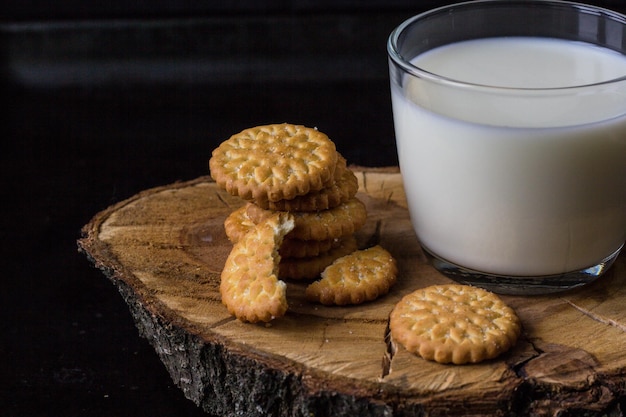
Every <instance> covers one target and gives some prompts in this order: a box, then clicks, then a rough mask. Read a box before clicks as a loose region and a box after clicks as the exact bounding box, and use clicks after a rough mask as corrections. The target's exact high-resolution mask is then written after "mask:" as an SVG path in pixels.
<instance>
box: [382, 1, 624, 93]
mask: <svg viewBox="0 0 626 417" xmlns="http://www.w3.org/2000/svg"><path fill="white" fill-rule="evenodd" d="M532 3H534V4H535V5H542V6H557V7H563V8H570V9H577V10H579V11H580V12H583V13H591V14H595V15H599V16H604V17H606V18H609V19H612V20H615V21H619V22H620V23H621V24H622V25H623V26H624V28H625V30H626V15H624V14H622V13H619V12H616V11H613V10H610V9H607V8H604V7H600V6H593V5H589V4H584V3H579V2H573V1H566V0H530V1H529V0H518V1H515V0H513V1H511V0H474V1H462V2H459V3H452V4H448V5H445V6H440V7H437V8H434V9H430V10H428V11H425V12H423V13H419V14H417V15H415V16H412V17H410V18H408V19H406V20H404V21H403V22H402V23H400V24H399V25H398V26H397V27H396V28H395V29H394V30H393V31H392V32H391V34H390V35H389V38H388V40H387V56H388V57H389V59H390V60H391V61H393V63H394V64H395V65H397V66H399V67H400V68H401V69H402V70H404V71H405V72H406V73H408V74H411V75H413V76H416V77H418V78H421V79H425V80H428V81H432V82H435V83H438V84H443V85H449V86H454V87H457V88H472V89H485V90H494V91H511V92H513V91H518V92H539V93H541V92H548V91H568V90H574V89H585V88H589V87H598V86H603V85H610V84H615V83H619V82H622V81H626V74H624V75H623V76H621V77H617V78H611V79H608V80H603V81H598V82H594V83H588V84H578V85H571V86H570V85H568V86H559V87H506V86H494V85H488V84H481V83H472V82H467V81H461V80H458V79H455V78H451V77H446V76H443V75H439V74H436V73H433V72H430V71H427V70H425V69H423V68H420V67H418V66H417V65H414V64H412V63H411V62H410V61H409V60H407V59H406V58H405V57H403V56H402V55H401V54H400V51H399V48H398V39H399V37H400V35H401V34H402V33H403V32H404V31H405V30H406V29H407V28H408V27H409V26H411V25H412V24H414V23H415V22H417V21H419V20H423V19H424V18H427V17H429V16H433V15H435V14H439V13H441V12H443V11H445V10H449V9H452V8H459V7H475V6H479V5H485V4H499V5H514V4H517V5H528V4H532ZM528 36H529V37H531V36H532V35H528ZM543 38H548V39H559V38H557V37H543ZM484 39H487V38H484ZM580 42H584V41H580ZM584 43H588V42H584ZM594 46H598V47H602V46H599V45H594ZM615 52H616V53H619V52H618V51H615ZM622 55H624V56H625V57H626V53H622Z"/></svg>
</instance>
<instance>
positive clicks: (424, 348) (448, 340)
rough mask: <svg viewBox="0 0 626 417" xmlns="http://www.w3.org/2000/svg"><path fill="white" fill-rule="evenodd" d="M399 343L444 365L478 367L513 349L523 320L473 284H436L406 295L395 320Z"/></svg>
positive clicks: (394, 313)
mask: <svg viewBox="0 0 626 417" xmlns="http://www.w3.org/2000/svg"><path fill="white" fill-rule="evenodd" d="M389 328H390V331H391V337H392V339H393V340H395V341H397V342H399V343H400V344H401V345H403V346H404V347H405V348H406V349H407V350H408V351H409V352H412V353H415V354H417V355H419V356H421V357H422V358H424V359H427V360H432V361H436V362H439V363H454V364H465V363H477V362H481V361H483V360H486V359H492V358H495V357H496V356H498V355H500V354H502V353H504V352H505V351H507V350H509V349H510V348H511V347H512V346H514V345H515V343H516V342H517V338H518V337H519V335H520V332H521V324H520V321H519V318H518V317H517V315H516V314H515V312H514V311H513V309H511V308H510V307H508V306H507V305H506V304H505V303H504V302H503V301H502V300H501V299H500V298H499V297H498V296H496V295H495V294H493V293H491V292H489V291H486V290H483V289H480V288H476V287H471V286H468V285H454V284H453V285H433V286H430V287H426V288H423V289H419V290H416V291H414V292H413V293H411V294H408V295H406V296H405V297H404V298H402V300H400V302H398V304H396V306H395V307H394V309H393V311H392V312H391V315H390V317H389Z"/></svg>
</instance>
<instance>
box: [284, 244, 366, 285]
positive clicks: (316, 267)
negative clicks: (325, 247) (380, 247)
mask: <svg viewBox="0 0 626 417" xmlns="http://www.w3.org/2000/svg"><path fill="white" fill-rule="evenodd" d="M355 250H357V243H356V239H355V238H354V236H349V237H347V238H345V239H342V240H341V244H340V245H339V246H337V247H336V248H333V249H331V250H329V251H328V252H325V253H322V254H320V255H318V256H313V257H310V258H283V259H282V260H281V262H280V265H278V277H279V278H280V279H292V280H311V279H317V278H319V276H320V274H321V273H322V271H323V270H324V269H325V268H326V267H327V266H328V265H330V264H332V263H333V262H334V261H335V260H337V259H339V258H341V257H342V256H346V255H347V254H349V253H352V252H354V251H355Z"/></svg>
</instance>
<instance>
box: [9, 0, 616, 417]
mask: <svg viewBox="0 0 626 417" xmlns="http://www.w3.org/2000/svg"><path fill="white" fill-rule="evenodd" d="M446 3H449V2H445V1H421V2H420V1H417V0H415V1H408V0H393V1H385V0H377V1H376V0H371V1H357V0H354V1H349V0H336V1H332V0H317V1H316V0H300V1H298V0H291V1H287V0H283V1H279V0H276V1H266V2H260V1H255V0H241V1H234V2H226V1H224V2H208V1H196V0H194V1H191V0H190V1H178V2H174V1H165V0H153V1H136V2H134V3H132V2H129V1H121V0H117V1H78V0H71V1H68V0H65V1H43V0H28V1H27V0H11V1H8V2H6V1H5V2H4V6H2V9H3V10H2V11H1V14H0V59H1V61H0V74H1V81H0V82H1V84H0V85H1V93H2V96H1V99H2V102H3V103H2V107H1V109H2V110H1V111H2V114H3V115H4V118H3V120H5V121H4V122H0V135H1V136H0V137H1V138H2V142H1V144H0V157H1V162H0V170H1V172H2V195H3V197H4V198H3V200H2V202H1V203H0V205H1V207H2V217H1V218H2V222H1V223H0V227H1V231H2V239H1V241H2V247H1V250H2V252H1V258H0V259H2V268H1V269H0V272H1V273H2V275H1V278H0V279H1V282H2V287H1V288H0V313H1V317H0V319H1V321H0V323H1V324H0V325H1V326H2V328H1V329H0V415H2V416H33V417H34V416H144V415H145V416H199V415H203V413H202V412H201V410H200V409H198V408H197V407H196V406H195V405H194V404H193V403H191V402H190V401H188V400H186V399H185V398H184V396H183V394H182V391H180V390H179V389H178V388H177V387H176V386H175V385H174V384H173V382H172V380H171V379H170V377H169V375H168V374H167V372H166V371H165V368H164V366H163V365H162V364H161V363H160V361H159V360H158V358H157V356H156V354H155V353H154V351H153V349H152V347H151V346H149V345H148V343H147V342H146V341H145V340H144V339H142V338H141V337H140V336H139V334H138V332H137V330H136V328H135V326H134V323H133V322H132V319H131V317H130V314H129V312H128V310H127V307H126V305H125V304H124V302H123V300H122V299H121V297H120V296H119V294H118V293H117V292H116V290H115V288H114V287H113V285H112V284H111V283H110V282H109V281H108V280H107V279H106V278H105V277H104V275H103V274H102V273H101V272H99V271H98V270H96V269H94V268H93V267H92V266H91V265H90V264H89V262H88V261H87V259H86V258H85V257H84V256H83V255H81V254H79V253H78V252H77V247H76V239H77V238H79V237H80V229H81V227H82V226H83V225H84V224H86V223H87V222H88V221H89V220H90V219H91V218H92V216H93V215H95V214H96V213H97V212H98V211H100V210H103V209H105V208H106V207H108V206H109V205H111V204H113V203H116V202H118V201H120V200H123V199H125V198H127V197H130V196H132V195H134V194H135V193H137V192H139V191H142V190H144V189H146V188H150V187H154V186H159V185H165V184H169V183H172V182H175V181H178V180H189V179H193V178H196V177H198V176H202V175H206V174H207V173H208V168H207V161H208V158H209V156H210V153H211V150H212V149H213V148H214V147H215V146H217V145H218V144H219V143H220V142H221V141H222V140H224V139H226V138H228V137H229V136H230V135H231V134H233V133H236V132H238V131H240V130H242V129H244V128H247V127H251V126H255V125H259V124H266V123H280V122H291V123H299V124H305V125H309V126H316V127H318V128H319V129H320V130H322V131H323V132H325V133H327V134H328V135H329V136H330V137H331V138H332V139H333V140H334V141H335V142H336V144H337V147H338V149H339V150H340V151H341V152H342V154H343V155H344V156H345V157H346V158H347V159H348V161H349V162H351V163H354V164H359V165H366V166H386V165H395V164H396V163H397V157H396V150H395V145H394V136H393V125H392V118H391V107H390V102H389V94H388V78H387V62H386V40H387V37H388V35H389V33H390V32H391V30H392V29H393V28H394V27H395V26H396V25H398V24H399V23H400V22H402V21H403V20H404V19H405V18H407V17H409V16H411V15H413V14H415V13H418V12H421V11H423V10H425V9H428V8H431V7H435V6H439V5H443V4H446ZM592 3H594V4H600V5H603V6H606V7H609V8H613V9H616V10H619V9H620V8H621V9H624V8H625V5H624V2H623V1H604V2H592ZM622 11H623V10H622Z"/></svg>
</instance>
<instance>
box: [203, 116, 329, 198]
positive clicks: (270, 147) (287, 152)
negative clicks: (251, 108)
mask: <svg viewBox="0 0 626 417" xmlns="http://www.w3.org/2000/svg"><path fill="white" fill-rule="evenodd" d="M337 158H338V155H337V149H336V147H335V144H334V143H333V142H332V141H331V140H330V139H329V138H328V136H326V135H325V134H324V133H322V132H320V131H318V130H317V129H313V128H309V127H305V126H301V125H293V124H288V123H283V124H272V125H266V126H257V127H253V128H249V129H245V130H243V131H242V132H240V133H237V134H235V135H233V136H231V137H230V138H229V139H227V140H225V141H224V142H222V143H221V144H220V145H219V146H218V147H217V148H216V149H214V150H213V153H212V155H211V158H210V160H209V169H210V172H211V177H212V178H213V179H214V180H215V182H216V183H217V184H218V185H219V186H220V187H221V188H223V189H225V190H226V191H228V192H229V193H230V194H232V195H237V196H240V197H241V198H243V199H245V200H261V201H263V200H268V201H278V200H282V199H292V198H294V197H296V196H299V195H304V194H307V193H309V192H311V191H319V190H321V189H322V188H324V187H327V186H329V185H331V184H332V182H333V180H334V171H335V167H336V165H337Z"/></svg>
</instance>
